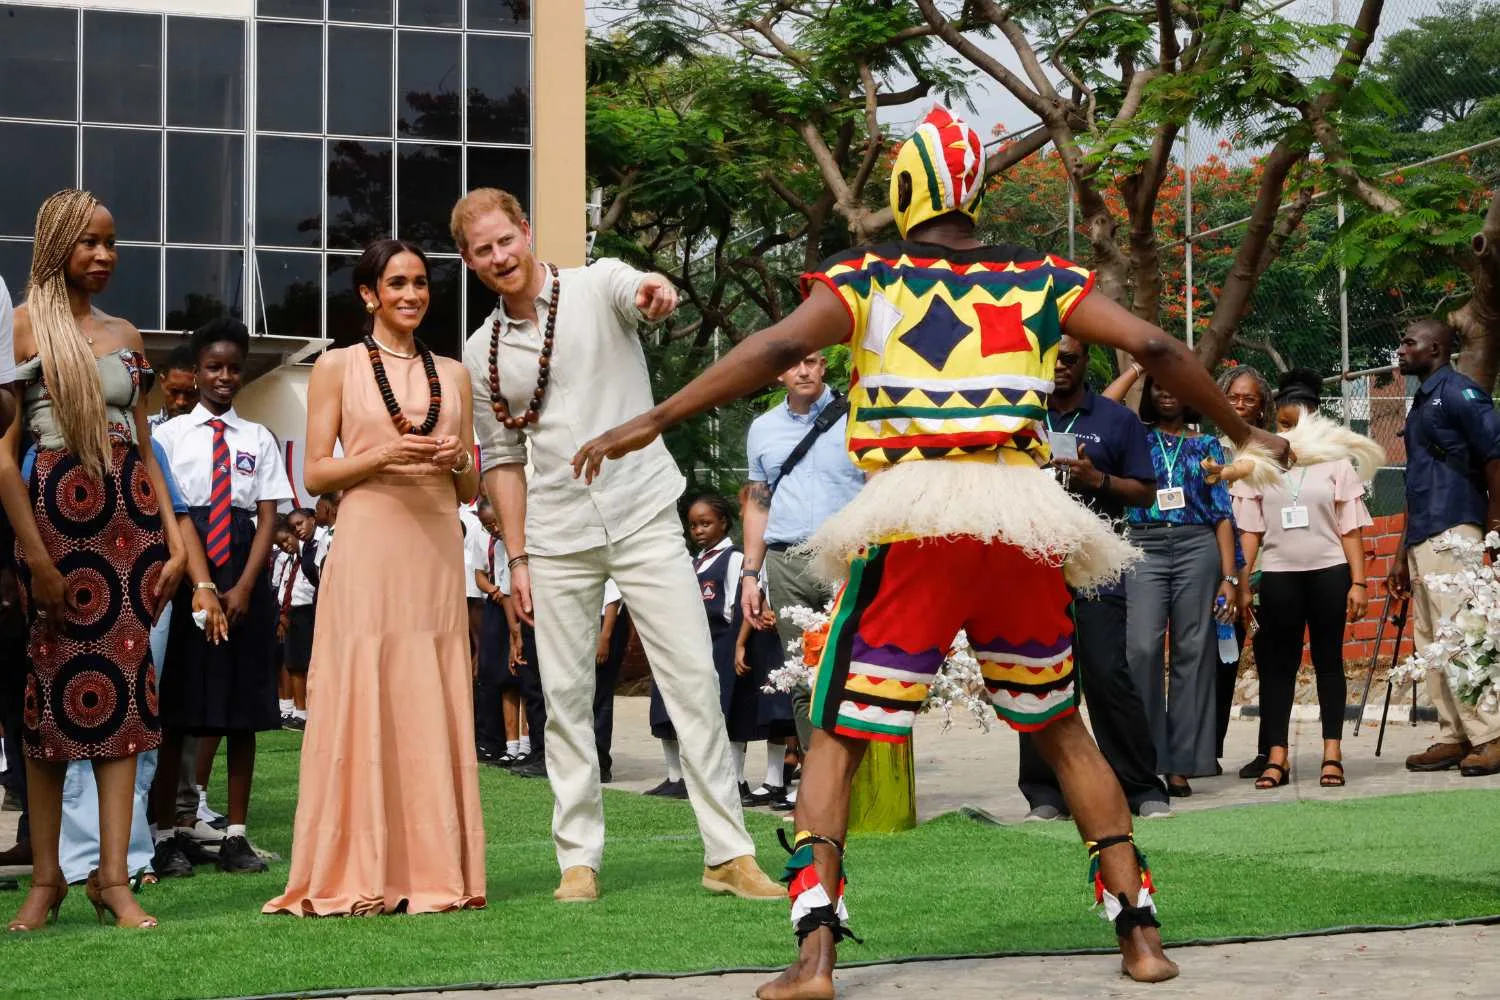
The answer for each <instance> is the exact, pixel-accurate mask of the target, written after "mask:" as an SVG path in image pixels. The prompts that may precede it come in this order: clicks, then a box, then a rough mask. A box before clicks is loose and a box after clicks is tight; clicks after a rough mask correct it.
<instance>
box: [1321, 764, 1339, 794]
mask: <svg viewBox="0 0 1500 1000" xmlns="http://www.w3.org/2000/svg"><path fill="white" fill-rule="evenodd" d="M1323 766H1324V767H1325V768H1327V767H1336V768H1338V769H1339V773H1338V774H1325V775H1323V776H1322V777H1320V778H1318V784H1320V785H1322V786H1323V787H1324V788H1343V787H1344V762H1343V761H1341V760H1332V759H1330V760H1325V761H1324V762H1323Z"/></svg>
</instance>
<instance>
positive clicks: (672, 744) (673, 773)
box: [661, 740, 682, 781]
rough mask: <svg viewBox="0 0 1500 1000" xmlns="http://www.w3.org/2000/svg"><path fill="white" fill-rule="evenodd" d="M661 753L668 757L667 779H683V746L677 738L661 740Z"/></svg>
mask: <svg viewBox="0 0 1500 1000" xmlns="http://www.w3.org/2000/svg"><path fill="white" fill-rule="evenodd" d="M661 755H662V756H663V757H665V758H666V759H667V780H668V781H681V780H682V748H681V747H679V746H678V745H677V741H676V740H662V741H661Z"/></svg>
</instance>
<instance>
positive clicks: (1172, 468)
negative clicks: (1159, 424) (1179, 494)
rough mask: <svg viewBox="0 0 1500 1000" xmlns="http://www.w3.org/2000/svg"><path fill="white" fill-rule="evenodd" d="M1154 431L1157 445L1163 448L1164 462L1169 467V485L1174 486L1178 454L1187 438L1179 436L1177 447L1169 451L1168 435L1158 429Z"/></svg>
mask: <svg viewBox="0 0 1500 1000" xmlns="http://www.w3.org/2000/svg"><path fill="white" fill-rule="evenodd" d="M1152 433H1153V434H1155V435H1156V444H1157V447H1159V448H1160V449H1161V460H1162V464H1164V465H1165V466H1166V467H1167V485H1168V486H1169V487H1170V486H1173V485H1175V484H1174V482H1173V480H1174V479H1175V478H1176V469H1177V456H1178V455H1181V454H1182V445H1183V442H1185V441H1186V440H1187V439H1186V438H1181V437H1179V438H1177V447H1176V448H1173V449H1172V450H1171V451H1170V452H1168V451H1167V435H1165V434H1163V433H1162V432H1161V431H1157V430H1154V431H1152Z"/></svg>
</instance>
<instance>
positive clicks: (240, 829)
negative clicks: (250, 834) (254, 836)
mask: <svg viewBox="0 0 1500 1000" xmlns="http://www.w3.org/2000/svg"><path fill="white" fill-rule="evenodd" d="M224 836H226V837H243V836H245V824H243V823H230V824H229V828H228V829H226V830H225V831H224Z"/></svg>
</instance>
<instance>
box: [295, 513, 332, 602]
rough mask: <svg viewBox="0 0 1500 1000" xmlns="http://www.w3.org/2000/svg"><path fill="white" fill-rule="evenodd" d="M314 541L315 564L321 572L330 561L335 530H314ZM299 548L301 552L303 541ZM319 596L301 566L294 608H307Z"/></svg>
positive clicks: (298, 570) (298, 571) (300, 541)
mask: <svg viewBox="0 0 1500 1000" xmlns="http://www.w3.org/2000/svg"><path fill="white" fill-rule="evenodd" d="M313 541H314V542H316V543H317V547H316V548H315V549H314V550H313V551H314V552H316V553H317V558H316V559H315V560H314V564H315V565H316V566H317V568H318V569H319V570H321V569H322V568H323V564H324V563H326V562H327V561H328V547H329V546H330V545H332V544H333V529H332V528H324V527H318V528H314V529H313ZM297 546H298V551H301V546H302V540H301V539H298V540H297ZM317 596H318V591H317V588H316V587H314V586H313V585H312V581H311V580H309V579H308V578H307V573H306V571H305V569H304V568H303V567H302V566H301V565H299V566H298V567H297V580H296V582H295V583H293V584H292V607H294V608H305V607H307V606H308V605H309V604H311V603H312V602H313V601H314V600H316V599H317Z"/></svg>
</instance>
